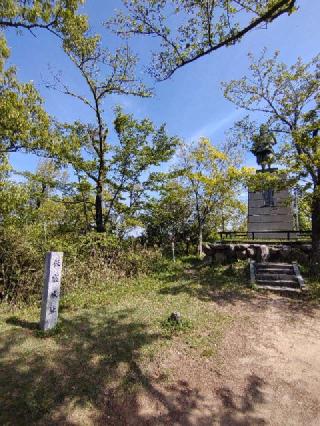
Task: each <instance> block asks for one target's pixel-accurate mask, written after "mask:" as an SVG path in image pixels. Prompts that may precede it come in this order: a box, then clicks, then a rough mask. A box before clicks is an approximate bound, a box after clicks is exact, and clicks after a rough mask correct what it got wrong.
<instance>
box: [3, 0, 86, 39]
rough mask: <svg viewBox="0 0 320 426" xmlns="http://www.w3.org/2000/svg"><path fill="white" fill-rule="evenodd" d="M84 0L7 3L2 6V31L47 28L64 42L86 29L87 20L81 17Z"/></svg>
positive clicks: (10, 1) (8, 0) (7, 1)
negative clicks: (80, 9)
mask: <svg viewBox="0 0 320 426" xmlns="http://www.w3.org/2000/svg"><path fill="white" fill-rule="evenodd" d="M82 3H83V0H5V1H2V2H1V4H0V28H3V29H6V28H7V29H9V28H13V29H19V30H21V29H25V30H28V31H31V32H32V34H34V32H33V31H34V30H36V29H45V30H47V31H50V32H51V33H52V34H54V35H56V36H58V37H59V38H60V39H63V40H64V41H68V40H69V39H70V37H72V36H74V35H75V34H78V33H79V31H82V32H83V31H85V30H86V29H87V17H86V16H84V15H78V14H77V13H76V12H77V9H78V7H79V6H80V5H81V4H82Z"/></svg>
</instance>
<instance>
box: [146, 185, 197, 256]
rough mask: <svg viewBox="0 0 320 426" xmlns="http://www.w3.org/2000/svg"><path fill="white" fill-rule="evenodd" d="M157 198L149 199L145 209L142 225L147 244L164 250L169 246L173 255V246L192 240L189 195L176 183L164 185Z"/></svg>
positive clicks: (191, 211)
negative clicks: (163, 247) (157, 245)
mask: <svg viewBox="0 0 320 426" xmlns="http://www.w3.org/2000/svg"><path fill="white" fill-rule="evenodd" d="M159 192H160V196H159V197H153V198H151V199H150V200H149V201H148V202H147V203H146V206H145V209H144V212H143V215H142V222H143V225H144V226H145V229H146V237H147V241H148V243H149V244H150V243H152V244H159V245H160V246H166V245H168V243H169V242H171V245H172V249H173V254H174V252H175V245H176V243H180V242H183V243H186V246H187V253H188V251H189V247H188V246H189V242H190V239H191V237H192V236H193V235H192V234H193V214H192V213H193V210H192V207H191V204H192V203H191V200H190V194H189V191H188V189H186V188H184V187H183V186H182V185H181V184H180V183H179V182H178V181H177V179H170V178H169V180H168V181H167V182H165V183H164V184H163V185H162V187H161V188H160V190H159Z"/></svg>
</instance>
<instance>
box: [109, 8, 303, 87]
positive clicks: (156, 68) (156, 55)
mask: <svg viewBox="0 0 320 426" xmlns="http://www.w3.org/2000/svg"><path fill="white" fill-rule="evenodd" d="M122 1H123V5H124V8H125V9H124V11H123V10H121V11H119V12H118V14H117V15H116V16H115V17H114V18H112V19H110V20H109V21H108V22H107V25H108V26H110V27H111V28H113V30H114V31H115V33H116V34H118V35H121V36H124V37H128V36H133V35H144V36H152V37H156V38H158V39H159V42H160V47H159V50H157V51H154V52H153V62H152V65H151V67H150V72H151V74H152V75H153V76H154V77H155V78H156V79H157V80H165V79H167V78H169V77H171V76H172V74H173V73H174V72H175V71H176V70H177V69H179V68H181V67H183V66H185V65H187V64H190V63H191V62H193V61H195V60H197V59H199V58H201V57H203V56H205V55H208V54H210V53H212V52H214V51H216V50H218V49H220V48H222V47H227V46H230V45H233V44H234V43H237V42H239V41H240V40H241V39H242V38H243V37H244V36H245V35H246V34H247V33H249V32H250V31H252V30H254V29H257V28H266V27H267V26H268V24H270V23H271V22H272V21H274V20H275V19H276V18H278V17H279V16H281V15H283V14H285V13H287V14H290V13H292V12H293V11H295V10H296V8H295V3H296V1H295V0H227V1H226V0H218V1H217V0H198V1H194V0H183V1H181V0H174V1H168V0H122Z"/></svg>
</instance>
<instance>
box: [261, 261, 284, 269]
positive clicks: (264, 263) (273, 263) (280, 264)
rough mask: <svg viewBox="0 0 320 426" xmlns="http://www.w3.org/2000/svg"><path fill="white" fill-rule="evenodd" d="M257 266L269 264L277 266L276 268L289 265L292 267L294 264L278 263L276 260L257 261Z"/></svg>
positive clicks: (268, 265) (269, 265)
mask: <svg viewBox="0 0 320 426" xmlns="http://www.w3.org/2000/svg"><path fill="white" fill-rule="evenodd" d="M255 265H256V266H258V267H259V266H267V267H268V268H269V267H272V266H274V267H276V268H282V267H286V266H287V267H289V268H292V264H291V263H276V262H260V263H256V264H255Z"/></svg>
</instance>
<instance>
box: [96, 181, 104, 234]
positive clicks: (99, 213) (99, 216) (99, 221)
mask: <svg viewBox="0 0 320 426" xmlns="http://www.w3.org/2000/svg"><path fill="white" fill-rule="evenodd" d="M102 203H103V198H102V185H100V184H98V185H97V192H96V230H97V232H105V230H106V229H105V226H104V223H103V206H102Z"/></svg>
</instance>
